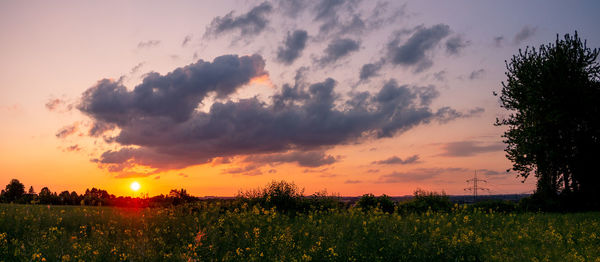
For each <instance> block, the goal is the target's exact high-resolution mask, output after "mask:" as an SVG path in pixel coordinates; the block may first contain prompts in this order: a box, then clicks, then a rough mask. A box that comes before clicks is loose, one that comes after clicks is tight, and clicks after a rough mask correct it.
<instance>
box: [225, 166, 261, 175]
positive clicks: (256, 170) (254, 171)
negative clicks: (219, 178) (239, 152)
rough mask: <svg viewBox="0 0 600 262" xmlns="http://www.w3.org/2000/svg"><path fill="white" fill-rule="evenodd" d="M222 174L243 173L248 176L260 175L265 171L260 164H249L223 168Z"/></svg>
mask: <svg viewBox="0 0 600 262" xmlns="http://www.w3.org/2000/svg"><path fill="white" fill-rule="evenodd" d="M221 173H222V174H233V175H235V174H241V175H246V176H259V175H262V174H263V172H262V171H261V170H260V166H257V165H247V166H244V167H234V168H227V169H223V170H221Z"/></svg>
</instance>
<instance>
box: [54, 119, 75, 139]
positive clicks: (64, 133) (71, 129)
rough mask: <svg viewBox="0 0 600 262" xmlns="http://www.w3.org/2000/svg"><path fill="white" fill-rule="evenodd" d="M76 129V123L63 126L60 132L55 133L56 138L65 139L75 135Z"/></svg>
mask: <svg viewBox="0 0 600 262" xmlns="http://www.w3.org/2000/svg"><path fill="white" fill-rule="evenodd" d="M77 129H78V127H77V123H75V124H72V125H68V126H65V127H63V128H61V129H60V130H58V132H56V137H58V138H66V137H68V136H70V135H72V134H75V132H77Z"/></svg>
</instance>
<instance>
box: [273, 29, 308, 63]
mask: <svg viewBox="0 0 600 262" xmlns="http://www.w3.org/2000/svg"><path fill="white" fill-rule="evenodd" d="M307 39H308V33H307V32H306V31H304V30H296V31H294V32H293V33H291V34H290V33H288V35H287V37H286V39H285V41H284V42H283V46H280V47H279V49H278V50H277V59H278V60H279V61H280V62H282V63H284V64H287V65H290V64H292V63H293V62H294V61H295V60H296V59H297V58H298V57H300V55H301V54H302V50H304V48H305V47H306V40H307Z"/></svg>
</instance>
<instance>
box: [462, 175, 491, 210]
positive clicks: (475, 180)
mask: <svg viewBox="0 0 600 262" xmlns="http://www.w3.org/2000/svg"><path fill="white" fill-rule="evenodd" d="M471 182H472V183H473V186H470V187H467V188H465V191H471V192H473V203H475V202H476V201H477V193H478V192H479V191H480V190H482V191H488V192H490V189H489V188H485V187H480V186H479V185H478V183H479V182H484V183H487V181H486V180H483V179H479V178H477V170H475V175H474V176H473V178H472V179H469V180H467V183H471Z"/></svg>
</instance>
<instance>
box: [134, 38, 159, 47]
mask: <svg viewBox="0 0 600 262" xmlns="http://www.w3.org/2000/svg"><path fill="white" fill-rule="evenodd" d="M158 45H160V41H159V40H148V41H142V42H139V43H138V45H137V47H138V48H150V47H155V46H158Z"/></svg>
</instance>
